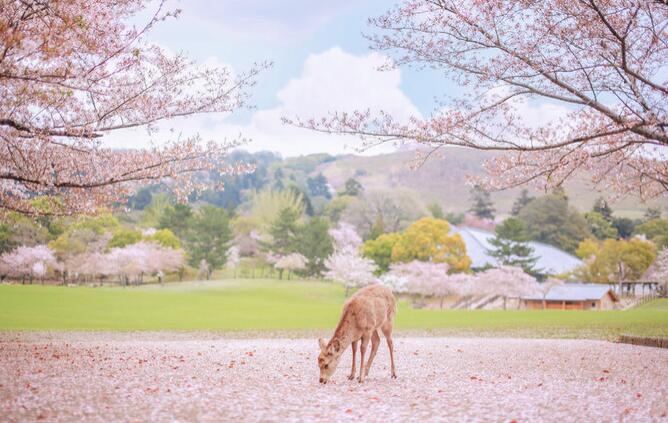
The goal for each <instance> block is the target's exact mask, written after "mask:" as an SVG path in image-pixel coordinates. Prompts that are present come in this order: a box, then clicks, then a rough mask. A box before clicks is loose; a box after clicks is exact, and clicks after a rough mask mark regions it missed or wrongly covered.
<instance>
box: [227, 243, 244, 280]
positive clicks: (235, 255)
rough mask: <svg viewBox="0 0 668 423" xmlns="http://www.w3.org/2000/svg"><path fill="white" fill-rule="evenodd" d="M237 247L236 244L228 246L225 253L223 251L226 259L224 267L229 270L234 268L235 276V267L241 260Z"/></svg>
mask: <svg viewBox="0 0 668 423" xmlns="http://www.w3.org/2000/svg"><path fill="white" fill-rule="evenodd" d="M239 251H240V250H239V247H237V246H236V245H233V246H231V247H230V248H228V249H227V253H225V255H226V257H227V259H226V260H225V267H227V268H228V269H230V270H234V276H235V277H236V272H237V270H236V269H237V267H238V266H239V263H240V261H241V259H240V257H239Z"/></svg>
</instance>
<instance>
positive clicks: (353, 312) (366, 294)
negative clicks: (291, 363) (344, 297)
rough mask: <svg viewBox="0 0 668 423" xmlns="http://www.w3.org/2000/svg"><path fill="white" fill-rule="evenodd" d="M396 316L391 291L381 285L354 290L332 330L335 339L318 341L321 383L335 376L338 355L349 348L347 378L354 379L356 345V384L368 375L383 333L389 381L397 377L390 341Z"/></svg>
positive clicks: (392, 347) (339, 356)
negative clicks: (380, 334)
mask: <svg viewBox="0 0 668 423" xmlns="http://www.w3.org/2000/svg"><path fill="white" fill-rule="evenodd" d="M396 314H397V308H396V302H395V299H394V295H392V291H390V290H389V289H388V288H386V287H384V286H382V285H377V284H376V285H370V286H367V287H365V288H362V289H360V290H359V291H357V292H356V293H355V294H354V295H353V296H352V297H350V299H349V300H348V301H346V303H345V304H344V306H343V312H342V313H341V319H340V320H339V324H338V325H337V327H336V329H335V330H334V336H332V339H330V341H329V342H328V343H325V341H324V340H323V339H320V340H319V342H320V355H319V356H318V367H319V368H320V383H327V381H328V380H329V378H330V377H331V376H332V374H334V371H335V370H336V366H337V365H338V363H339V359H340V358H341V355H342V354H343V352H344V351H345V349H346V348H348V345H352V353H353V362H352V369H351V371H350V375H349V376H348V379H350V380H352V379H353V378H354V377H355V370H356V362H355V358H356V353H357V344H358V342H359V343H360V371H359V378H358V380H359V382H360V383H361V382H363V381H364V378H365V377H366V376H367V375H368V374H369V369H370V368H371V364H372V363H373V359H374V357H375V356H376V352H377V351H378V345H379V344H380V336H379V335H378V331H379V330H380V331H382V332H383V335H384V336H385V339H386V340H387V346H388V348H389V350H390V364H391V371H392V374H391V376H392V378H396V377H397V374H396V370H395V367H394V345H393V342H392V329H393V326H394V316H395V315H396ZM369 341H371V353H370V354H369V359H368V361H367V362H366V363H365V362H364V356H365V354H366V349H367V346H368V344H369Z"/></svg>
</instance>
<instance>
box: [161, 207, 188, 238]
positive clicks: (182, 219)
mask: <svg viewBox="0 0 668 423" xmlns="http://www.w3.org/2000/svg"><path fill="white" fill-rule="evenodd" d="M192 214H193V211H192V209H191V208H190V206H189V205H187V204H175V205H173V206H169V207H167V208H166V209H165V211H164V213H163V214H162V216H160V220H159V222H158V229H169V230H171V231H172V232H174V235H176V236H177V237H179V238H181V239H183V238H184V237H185V235H186V231H187V229H188V223H189V222H190V218H191V217H192Z"/></svg>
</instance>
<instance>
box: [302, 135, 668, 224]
mask: <svg viewBox="0 0 668 423" xmlns="http://www.w3.org/2000/svg"><path fill="white" fill-rule="evenodd" d="M490 157H493V154H492V153H488V152H484V151H477V150H470V149H464V148H455V147H452V148H448V149H443V150H442V153H441V154H440V156H438V157H432V158H430V159H429V160H428V161H427V162H426V163H424V164H423V165H422V166H420V167H419V168H417V169H411V161H412V159H413V158H414V153H413V152H411V151H403V152H396V153H391V154H383V155H377V156H354V155H348V156H340V157H338V158H337V160H334V161H330V162H327V163H322V164H321V165H320V166H319V167H318V168H317V170H316V172H314V173H317V172H322V173H323V174H324V175H325V176H326V177H327V179H328V180H329V183H330V184H331V185H332V186H333V187H334V188H335V189H336V190H339V189H340V188H341V187H342V186H343V184H344V183H345V181H346V179H348V178H350V177H355V178H356V179H357V180H359V181H360V182H361V183H362V185H363V186H364V187H365V189H367V190H373V189H388V188H390V189H391V188H394V187H402V188H408V189H411V190H414V191H416V192H417V193H418V194H419V196H420V197H421V198H422V199H423V201H424V203H425V204H426V203H429V202H432V201H435V202H438V203H439V204H440V205H441V206H442V207H443V209H444V210H445V211H446V212H461V211H465V210H467V209H468V207H469V187H468V186H467V185H466V184H465V182H466V177H467V175H471V176H479V175H483V174H484V170H483V168H482V164H483V163H484V162H485V160H487V159H488V158H490ZM530 190H531V189H530ZM566 191H567V193H568V195H569V197H570V199H571V202H572V204H573V205H574V206H575V207H577V208H578V209H580V210H581V211H586V210H589V209H591V207H592V204H593V203H594V201H595V200H596V198H597V197H599V196H600V195H603V196H604V197H605V198H607V199H610V198H611V197H612V195H611V194H610V193H606V192H598V191H597V190H596V189H595V188H594V187H593V186H592V183H591V182H590V181H589V180H588V178H586V177H585V176H584V175H582V176H579V177H576V178H575V179H573V180H571V181H570V182H568V183H567V184H566ZM519 192H520V189H510V190H505V191H500V192H495V193H493V194H492V198H493V200H494V202H495V205H496V208H497V212H498V213H499V214H501V215H503V214H508V213H509V212H510V209H511V207H512V204H513V201H514V200H515V198H516V197H517V195H518V193H519ZM541 194H542V193H541V192H538V191H534V192H532V195H541ZM667 205H668V204H667V202H665V201H653V202H648V203H641V202H640V201H639V200H638V199H636V198H624V199H620V200H617V201H615V202H614V203H612V208H613V209H614V210H615V212H616V214H617V215H619V216H625V217H641V216H642V215H643V213H644V211H645V209H646V208H647V207H648V206H652V207H657V206H661V207H662V208H663V209H664V210H665V209H666V206H667Z"/></svg>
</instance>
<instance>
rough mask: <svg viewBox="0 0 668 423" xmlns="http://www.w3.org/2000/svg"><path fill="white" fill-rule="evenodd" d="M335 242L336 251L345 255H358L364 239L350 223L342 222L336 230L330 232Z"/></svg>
mask: <svg viewBox="0 0 668 423" xmlns="http://www.w3.org/2000/svg"><path fill="white" fill-rule="evenodd" d="M329 235H330V236H331V237H332V240H333V241H334V251H336V252H339V253H344V254H357V253H358V251H359V249H360V247H361V246H362V238H361V237H360V236H359V235H358V233H357V231H356V230H355V227H354V226H353V225H351V224H350V223H346V222H341V223H339V226H337V227H336V228H332V229H330V230H329Z"/></svg>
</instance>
